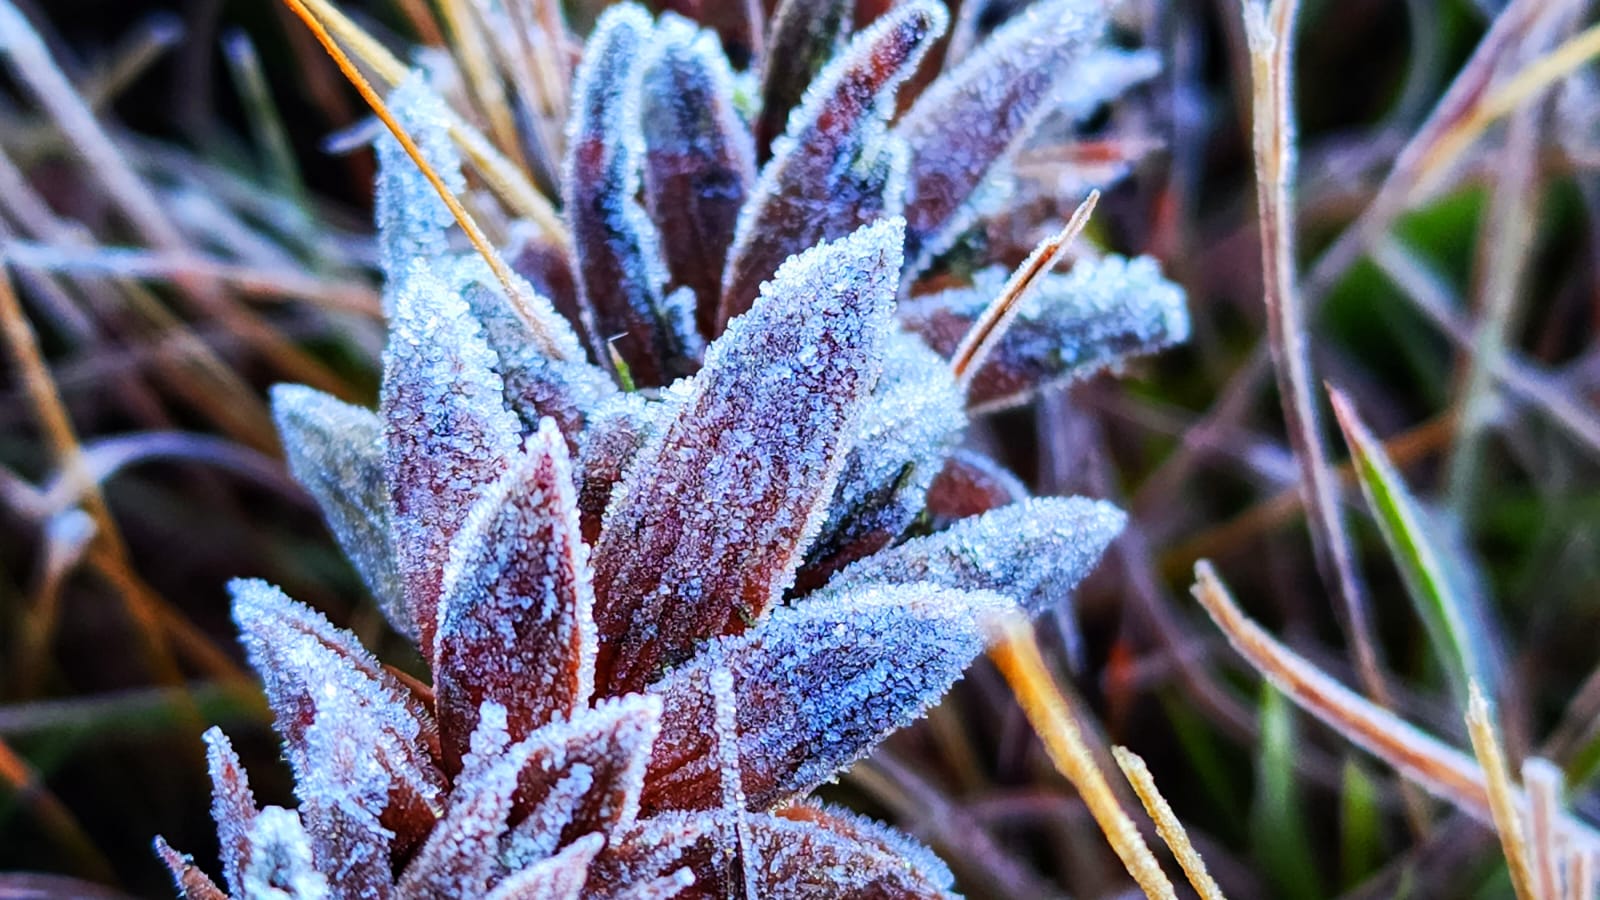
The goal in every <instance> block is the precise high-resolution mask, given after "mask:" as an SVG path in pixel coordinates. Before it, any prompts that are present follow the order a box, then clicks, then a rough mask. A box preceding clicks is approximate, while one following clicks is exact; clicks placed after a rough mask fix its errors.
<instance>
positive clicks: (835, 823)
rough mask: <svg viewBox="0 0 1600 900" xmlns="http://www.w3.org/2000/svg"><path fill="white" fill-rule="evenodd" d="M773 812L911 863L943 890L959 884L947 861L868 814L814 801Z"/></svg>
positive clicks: (920, 875)
mask: <svg viewBox="0 0 1600 900" xmlns="http://www.w3.org/2000/svg"><path fill="white" fill-rule="evenodd" d="M773 815H774V816H776V817H777V818H780V819H790V820H793V821H796V822H809V823H811V824H813V825H815V826H817V827H818V828H823V829H826V830H828V831H831V832H833V833H834V834H837V835H839V836H840V837H843V838H846V839H848V840H851V841H855V842H857V843H860V844H865V845H867V846H869V847H872V848H873V849H875V850H878V851H881V852H882V853H884V854H886V855H888V856H890V857H894V858H897V859H899V860H901V861H903V862H904V863H905V864H906V865H907V866H909V867H910V868H911V869H912V870H913V871H914V872H915V874H916V875H917V877H919V878H920V879H921V880H922V881H923V882H925V883H926V884H928V885H931V886H933V887H935V888H937V889H939V890H943V891H948V890H951V889H953V888H954V887H955V876H953V875H951V874H950V869H949V867H948V866H946V865H945V864H944V860H942V859H940V858H939V857H937V856H935V855H934V854H933V852H932V851H931V850H929V849H928V848H927V847H924V846H922V845H921V844H919V843H917V842H916V841H914V840H912V839H911V838H910V837H908V836H907V835H905V834H903V833H902V832H899V831H896V830H895V829H893V828H890V827H889V826H887V825H884V824H882V823H880V822H875V821H873V820H871V819H868V818H866V817H865V816H858V815H856V814H855V813H853V812H850V811H849V810H845V809H839V808H838V807H833V806H827V805H824V804H821V803H817V802H815V801H810V800H806V801H801V802H799V803H796V804H794V805H793V806H786V807H784V808H783V809H780V810H777V811H776V812H774V813H773Z"/></svg>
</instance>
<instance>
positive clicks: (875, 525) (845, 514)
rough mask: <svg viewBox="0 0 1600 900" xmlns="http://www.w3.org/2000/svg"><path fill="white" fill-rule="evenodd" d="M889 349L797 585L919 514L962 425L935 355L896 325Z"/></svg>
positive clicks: (956, 396) (888, 536)
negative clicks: (929, 487) (875, 388)
mask: <svg viewBox="0 0 1600 900" xmlns="http://www.w3.org/2000/svg"><path fill="white" fill-rule="evenodd" d="M888 347H889V352H888V353H887V354H885V357H884V370H883V377H882V378H881V379H879V381H878V387H877V390H875V391H873V394H872V399H871V400H870V401H869V402H868V403H867V406H866V409H865V411H864V412H863V413H862V416H861V422H860V425H859V426H858V428H857V432H856V440H855V446H854V447H853V448H852V449H851V450H850V456H849V457H848V458H847V459H846V460H845V464H844V470H843V471H842V472H841V473H840V474H839V483H838V486H837V487H835V488H834V491H833V499H832V500H831V501H830V502H829V504H828V518H827V521H826V522H824V523H823V525H822V530H821V532H820V533H819V534H818V536H817V539H816V541H815V542H814V543H813V544H812V545H811V548H810V550H809V551H808V552H807V568H806V572H805V575H804V576H802V578H801V579H800V586H801V587H807V586H815V585H818V584H821V583H822V582H823V581H826V580H827V577H828V576H829V575H831V574H832V573H833V572H834V571H836V570H837V569H838V568H839V567H841V566H843V565H845V564H847V563H850V562H854V561H855V560H857V559H860V558H861V557H863V556H866V555H867V554H869V553H873V552H875V551H877V550H879V549H881V548H883V547H886V546H888V544H889V543H890V542H891V541H893V540H894V539H895V538H897V537H899V536H900V534H901V533H902V532H903V531H905V529H906V527H907V526H908V525H910V524H911V523H912V521H913V520H915V519H916V517H917V514H918V513H919V512H921V510H922V506H923V500H924V498H925V497H926V495H927V491H928V485H929V483H930V482H932V481H933V478H934V476H935V475H937V474H938V473H939V471H940V468H941V467H942V465H943V463H944V458H945V456H946V455H948V454H949V452H950V450H951V449H952V448H953V447H954V445H955V442H956V440H957V439H958V438H959V437H960V435H961V431H962V429H963V428H965V427H966V424H967V417H966V414H965V413H964V411H963V408H962V407H963V403H964V400H963V397H962V394H961V391H960V389H959V388H957V387H956V381H955V377H954V376H953V375H952V374H951V373H950V367H949V366H948V365H945V364H944V363H943V361H942V360H941V359H940V358H939V355H938V354H936V353H934V352H933V351H932V350H929V349H928V347H927V345H925V344H923V343H922V342H921V341H920V340H918V339H917V338H915V337H912V336H910V335H908V334H906V333H904V332H901V331H895V332H894V333H893V335H892V336H891V338H890V340H889V345H888Z"/></svg>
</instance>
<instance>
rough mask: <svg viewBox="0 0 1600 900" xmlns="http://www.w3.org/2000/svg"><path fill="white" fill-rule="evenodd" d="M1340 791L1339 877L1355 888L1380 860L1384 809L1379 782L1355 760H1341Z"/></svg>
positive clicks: (1375, 868) (1375, 867) (1349, 886)
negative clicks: (1342, 762)
mask: <svg viewBox="0 0 1600 900" xmlns="http://www.w3.org/2000/svg"><path fill="white" fill-rule="evenodd" d="M1342 781H1343V785H1342V787H1341V789H1340V791H1339V867H1340V872H1339V877H1340V882H1341V883H1342V884H1343V885H1344V887H1345V889H1346V890H1348V889H1351V888H1354V887H1355V886H1356V885H1358V884H1360V883H1361V882H1362V881H1363V880H1365V879H1366V878H1367V876H1369V875H1371V874H1372V873H1373V872H1375V871H1377V870H1378V866H1379V865H1380V864H1381V863H1382V861H1383V856H1384V854H1383V810H1382V808H1381V806H1380V804H1379V802H1378V785H1377V782H1375V781H1373V780H1372V776H1371V775H1370V774H1368V773H1367V770H1366V769H1365V768H1363V767H1362V766H1361V764H1360V763H1358V762H1356V761H1355V760H1354V759H1347V760H1345V763H1344V775H1343V778H1342Z"/></svg>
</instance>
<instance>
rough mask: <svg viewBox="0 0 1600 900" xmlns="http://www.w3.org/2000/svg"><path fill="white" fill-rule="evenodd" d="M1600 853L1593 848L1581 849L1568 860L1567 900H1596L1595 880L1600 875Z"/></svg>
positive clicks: (1573, 852)
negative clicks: (1599, 861) (1599, 860)
mask: <svg viewBox="0 0 1600 900" xmlns="http://www.w3.org/2000/svg"><path fill="white" fill-rule="evenodd" d="M1597 859H1600V853H1596V851H1595V850H1594V849H1593V848H1590V847H1579V848H1577V849H1575V850H1573V851H1572V856H1571V857H1570V858H1569V859H1568V860H1567V893H1566V900H1594V898H1595V896H1596V891H1595V886H1596V884H1597V883H1600V882H1597V881H1596V879H1595V875H1596V874H1600V872H1597V870H1600V863H1597V862H1596V860H1597Z"/></svg>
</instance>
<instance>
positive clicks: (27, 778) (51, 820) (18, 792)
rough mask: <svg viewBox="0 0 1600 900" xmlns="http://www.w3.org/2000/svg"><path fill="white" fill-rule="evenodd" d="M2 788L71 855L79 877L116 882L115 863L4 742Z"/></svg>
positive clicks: (1, 744)
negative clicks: (109, 860)
mask: <svg viewBox="0 0 1600 900" xmlns="http://www.w3.org/2000/svg"><path fill="white" fill-rule="evenodd" d="M0 785H3V786H5V787H6V788H7V789H8V790H9V791H10V792H11V794H12V796H11V797H10V798H8V799H9V800H11V801H14V802H17V803H20V804H21V805H23V806H25V807H26V808H27V809H28V811H29V812H30V813H31V814H32V815H33V816H34V817H35V818H36V819H37V820H38V822H39V825H40V827H41V828H43V829H44V831H45V832H46V833H47V834H49V835H50V837H51V839H52V840H54V841H55V842H56V844H57V845H58V846H59V847H61V848H62V849H63V850H65V851H66V852H67V853H68V854H69V855H70V856H71V858H72V859H73V860H74V864H75V865H76V866H77V867H78V869H77V874H78V875H80V876H82V877H84V878H88V879H92V880H94V881H99V882H103V883H106V884H111V883H114V882H115V881H116V875H115V873H114V872H113V871H112V868H111V863H110V862H108V861H107V860H106V858H105V856H104V855H102V854H101V853H100V850H99V849H98V848H96V847H95V845H94V842H93V841H91V840H89V836H88V834H86V833H85V832H84V830H83V825H82V824H80V823H79V822H78V819H77V817H75V816H74V815H73V814H72V811H71V810H70V809H68V808H67V807H66V805H65V804H63V803H62V802H61V800H60V799H59V798H57V797H56V795H55V794H53V793H51V792H50V789H49V788H48V787H46V786H45V783H44V782H43V781H42V780H40V778H39V773H37V772H36V771H34V769H33V767H32V766H30V765H28V761H27V760H25V759H23V758H22V757H21V756H19V755H17V752H16V751H15V750H12V749H11V746H10V745H9V744H7V743H6V742H5V741H4V740H0ZM0 894H3V892H0Z"/></svg>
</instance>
